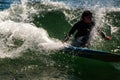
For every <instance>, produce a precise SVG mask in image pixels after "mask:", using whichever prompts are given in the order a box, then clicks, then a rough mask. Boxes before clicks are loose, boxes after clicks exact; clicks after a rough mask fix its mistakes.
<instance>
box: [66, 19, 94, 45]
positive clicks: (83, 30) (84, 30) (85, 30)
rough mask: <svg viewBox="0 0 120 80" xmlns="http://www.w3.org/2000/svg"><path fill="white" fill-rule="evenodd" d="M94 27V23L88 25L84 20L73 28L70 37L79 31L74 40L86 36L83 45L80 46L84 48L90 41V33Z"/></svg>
mask: <svg viewBox="0 0 120 80" xmlns="http://www.w3.org/2000/svg"><path fill="white" fill-rule="evenodd" d="M94 25H95V23H94V22H91V23H89V24H86V23H85V22H84V21H83V20H81V21H79V22H77V23H76V24H75V25H74V26H73V27H72V29H71V30H70V32H69V34H68V35H69V36H71V35H72V34H74V33H75V32H76V31H77V32H76V34H75V36H74V38H75V39H77V38H79V37H83V36H84V38H83V39H82V44H80V46H84V45H85V44H86V43H87V41H88V39H89V35H90V32H91V30H92V28H93V27H94Z"/></svg>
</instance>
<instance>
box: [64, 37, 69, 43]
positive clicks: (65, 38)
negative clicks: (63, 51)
mask: <svg viewBox="0 0 120 80" xmlns="http://www.w3.org/2000/svg"><path fill="white" fill-rule="evenodd" d="M68 40H69V36H68V35H66V36H65V37H64V39H63V41H62V42H63V43H64V42H67V41H68Z"/></svg>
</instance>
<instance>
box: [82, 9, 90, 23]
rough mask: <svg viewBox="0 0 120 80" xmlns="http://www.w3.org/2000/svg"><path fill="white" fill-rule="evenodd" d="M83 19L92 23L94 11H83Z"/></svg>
mask: <svg viewBox="0 0 120 80" xmlns="http://www.w3.org/2000/svg"><path fill="white" fill-rule="evenodd" d="M81 19H82V20H83V21H84V22H85V23H91V22H92V12H90V11H89V10H86V11H84V12H83V13H82V16H81Z"/></svg>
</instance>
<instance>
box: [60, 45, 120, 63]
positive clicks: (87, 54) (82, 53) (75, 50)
mask: <svg viewBox="0 0 120 80" xmlns="http://www.w3.org/2000/svg"><path fill="white" fill-rule="evenodd" d="M62 51H63V52H64V54H69V55H72V56H77V57H84V58H89V59H95V60H101V61H105V62H120V55H119V54H112V53H109V52H105V51H101V50H93V49H88V48H80V47H74V46H68V47H65V48H64V49H62Z"/></svg>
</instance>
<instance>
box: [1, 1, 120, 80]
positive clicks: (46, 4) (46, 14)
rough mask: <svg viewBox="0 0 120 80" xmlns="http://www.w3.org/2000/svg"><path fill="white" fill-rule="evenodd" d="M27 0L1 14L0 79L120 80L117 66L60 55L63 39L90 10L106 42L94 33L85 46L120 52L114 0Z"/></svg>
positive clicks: (119, 10) (119, 68)
mask: <svg viewBox="0 0 120 80" xmlns="http://www.w3.org/2000/svg"><path fill="white" fill-rule="evenodd" d="M31 1H33V0H29V1H24V0H23V1H21V4H18V5H13V4H12V6H11V7H10V8H8V9H5V10H3V11H1V12H0V65H1V66H0V80H120V76H119V75H120V63H119V62H117V63H110V62H103V61H98V60H92V59H87V58H80V57H73V56H70V55H67V54H60V52H58V50H59V48H61V47H63V46H64V45H63V44H62V42H61V40H62V39H63V37H64V35H65V34H67V33H68V31H69V30H70V28H71V27H72V25H73V24H74V23H75V22H76V21H78V20H79V18H80V16H81V13H82V12H83V11H84V10H86V9H88V10H91V11H92V12H93V14H94V20H95V22H96V26H99V27H100V28H101V29H102V30H103V31H104V32H105V33H106V34H107V35H109V36H111V37H112V39H111V40H110V41H105V40H104V39H102V38H101V37H100V36H99V35H98V33H97V32H96V31H95V30H94V32H93V38H92V41H91V45H90V46H89V48H91V49H96V50H103V51H107V52H111V53H114V54H119V53H120V36H119V35H120V29H119V28H120V27H119V26H120V24H119V21H120V19H119V17H120V8H119V4H118V3H119V1H118V0H116V1H115V0H59V1H58V0H51V1H50V0H36V1H33V2H31ZM96 3H97V4H96Z"/></svg>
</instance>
